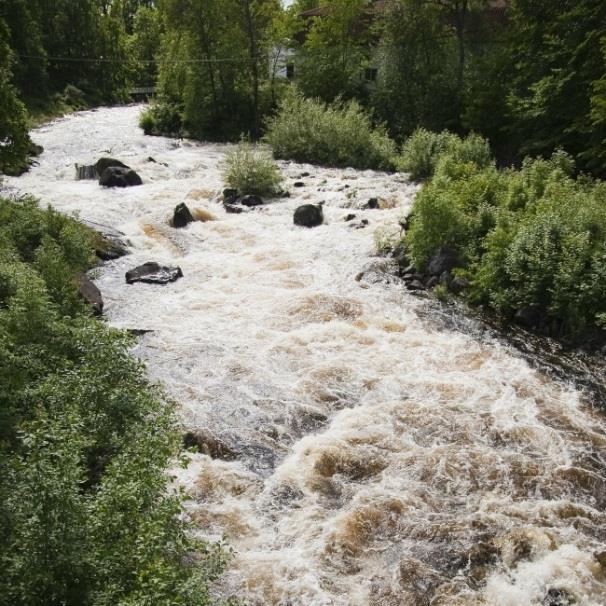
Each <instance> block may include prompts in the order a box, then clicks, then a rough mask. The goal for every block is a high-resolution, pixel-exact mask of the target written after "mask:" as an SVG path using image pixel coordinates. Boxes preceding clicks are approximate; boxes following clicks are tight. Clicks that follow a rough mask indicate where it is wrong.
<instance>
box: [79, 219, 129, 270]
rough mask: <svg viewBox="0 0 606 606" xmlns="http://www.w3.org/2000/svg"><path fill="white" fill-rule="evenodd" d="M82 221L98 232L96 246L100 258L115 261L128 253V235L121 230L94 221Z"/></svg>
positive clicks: (96, 252) (95, 239) (95, 240)
mask: <svg viewBox="0 0 606 606" xmlns="http://www.w3.org/2000/svg"><path fill="white" fill-rule="evenodd" d="M82 223H83V224H84V225H86V227H88V228H89V229H92V230H93V231H94V232H96V234H95V238H94V246H95V254H96V255H97V257H99V259H101V260H102V261H113V260H114V259H119V258H120V257H123V256H124V255H127V254H128V250H127V247H128V244H127V242H126V240H125V238H126V236H125V234H123V233H122V232H121V231H118V230H117V229H114V228H113V227H109V226H108V225H102V224H101V223H95V222H94V221H84V220H82Z"/></svg>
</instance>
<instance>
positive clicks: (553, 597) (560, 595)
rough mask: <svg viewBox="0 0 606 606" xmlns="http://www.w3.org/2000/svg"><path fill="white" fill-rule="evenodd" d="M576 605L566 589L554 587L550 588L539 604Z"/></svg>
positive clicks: (555, 605)
mask: <svg viewBox="0 0 606 606" xmlns="http://www.w3.org/2000/svg"><path fill="white" fill-rule="evenodd" d="M576 603H577V601H576V599H575V598H574V597H573V596H572V595H571V594H570V593H568V591H567V590H566V589H561V588H556V587H551V588H550V589H549V591H548V592H547V593H546V594H545V597H544V598H543V601H542V602H541V604H542V605H543V606H572V605H573V604H576Z"/></svg>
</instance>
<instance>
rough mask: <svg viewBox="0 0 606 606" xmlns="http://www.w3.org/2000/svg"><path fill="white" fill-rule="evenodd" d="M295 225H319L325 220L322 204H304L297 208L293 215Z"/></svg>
mask: <svg viewBox="0 0 606 606" xmlns="http://www.w3.org/2000/svg"><path fill="white" fill-rule="evenodd" d="M293 221H294V223H295V225H301V226H302V227H317V226H318V225H322V223H323V222H324V211H323V210H322V204H318V205H317V206H316V205H315V204H304V205H303V206H299V207H298V208H297V209H296V210H295V214H294V217H293Z"/></svg>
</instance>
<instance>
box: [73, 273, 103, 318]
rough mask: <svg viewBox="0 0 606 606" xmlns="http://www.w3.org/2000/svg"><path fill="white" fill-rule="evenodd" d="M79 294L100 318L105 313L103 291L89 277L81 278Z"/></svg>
mask: <svg viewBox="0 0 606 606" xmlns="http://www.w3.org/2000/svg"><path fill="white" fill-rule="evenodd" d="M78 281H79V283H80V286H79V289H78V291H79V293H80V296H81V297H82V299H84V301H85V302H86V303H87V304H88V305H90V307H91V309H92V310H93V312H94V314H95V315H96V316H100V315H101V314H102V313H103V297H102V296H101V291H100V290H99V289H98V288H97V286H96V285H95V284H94V282H93V281H92V280H91V279H90V278H88V277H87V276H80V278H79V280H78Z"/></svg>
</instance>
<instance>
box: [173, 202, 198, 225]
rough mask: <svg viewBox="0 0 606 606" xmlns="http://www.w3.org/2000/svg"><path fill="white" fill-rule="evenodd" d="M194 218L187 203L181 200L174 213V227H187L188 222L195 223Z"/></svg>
mask: <svg viewBox="0 0 606 606" xmlns="http://www.w3.org/2000/svg"><path fill="white" fill-rule="evenodd" d="M193 221H194V218H193V216H192V214H191V212H190V210H189V208H187V204H185V203H184V202H181V203H180V204H177V206H175V211H174V213H173V221H172V224H173V227H176V228H180V227H185V226H186V225H187V224H188V223H193Z"/></svg>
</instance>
